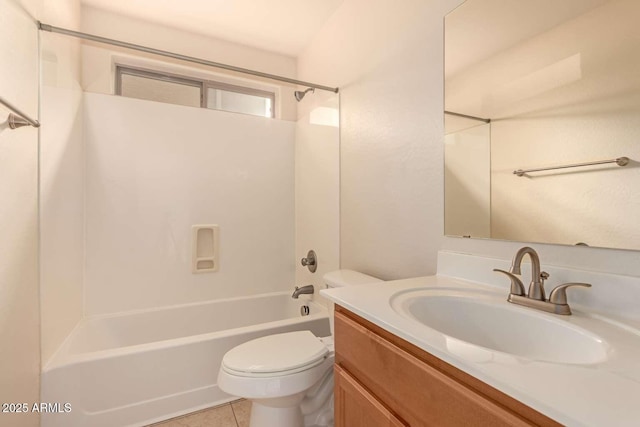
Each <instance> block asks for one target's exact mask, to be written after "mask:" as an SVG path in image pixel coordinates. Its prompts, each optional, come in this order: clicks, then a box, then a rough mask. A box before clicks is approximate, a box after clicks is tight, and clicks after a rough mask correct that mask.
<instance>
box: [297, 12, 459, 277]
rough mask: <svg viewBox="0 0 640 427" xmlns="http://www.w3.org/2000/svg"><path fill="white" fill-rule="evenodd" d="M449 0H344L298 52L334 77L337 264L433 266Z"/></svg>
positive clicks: (389, 273) (382, 268) (302, 66)
mask: <svg viewBox="0 0 640 427" xmlns="http://www.w3.org/2000/svg"><path fill="white" fill-rule="evenodd" d="M457 3H458V2H457V1H427V2H425V1H423V0H413V1H405V2H403V4H402V6H401V7H400V6H398V4H397V2H392V1H388V0H374V1H365V0H345V2H344V3H343V4H342V6H341V7H340V8H339V9H338V10H337V11H336V13H335V14H334V15H333V16H332V17H331V19H330V20H329V21H328V22H327V24H326V25H325V27H324V28H323V29H322V30H321V32H320V33H319V34H318V36H317V37H316V38H315V39H314V41H313V42H312V43H311V44H310V45H309V47H308V48H307V49H306V50H305V51H304V52H303V53H302V55H301V56H300V61H299V63H298V72H299V77H300V78H302V79H309V80H317V81H324V82H328V83H327V84H331V85H338V86H340V102H341V129H340V137H341V142H340V144H341V186H340V191H341V199H340V203H341V208H340V209H341V210H340V212H341V221H340V232H341V238H340V241H341V247H340V251H341V254H340V256H341V266H342V267H343V268H353V269H356V270H361V271H363V272H365V273H369V274H372V275H374V276H379V277H381V278H384V279H391V278H401V277H410V276H419V275H424V274H428V273H433V272H434V271H435V268H436V251H437V250H438V248H439V247H440V242H441V239H442V233H443V227H442V222H443V219H442V218H443V213H442V211H443V204H442V185H443V184H442V181H443V178H442V177H443V168H442V162H443V155H442V151H443V149H442V141H443V137H442V135H443V124H442V121H443V119H442V17H443V15H444V13H445V11H447V10H449V9H451V8H453V7H455V6H456V4H457Z"/></svg>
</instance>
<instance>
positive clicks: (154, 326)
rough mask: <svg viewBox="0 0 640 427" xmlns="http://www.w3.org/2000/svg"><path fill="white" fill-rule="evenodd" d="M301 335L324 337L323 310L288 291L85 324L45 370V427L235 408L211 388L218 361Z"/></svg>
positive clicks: (138, 421)
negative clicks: (248, 346)
mask: <svg viewBox="0 0 640 427" xmlns="http://www.w3.org/2000/svg"><path fill="white" fill-rule="evenodd" d="M303 305H307V306H308V307H309V315H306V316H302V315H301V307H302V306H303ZM304 329H307V330H310V331H311V332H313V333H314V334H315V335H316V336H327V335H329V318H328V314H327V310H326V309H325V308H324V307H323V306H321V305H318V304H315V303H313V302H310V301H308V300H305V299H303V297H301V298H300V299H299V300H295V299H292V298H291V296H290V294H289V293H288V292H286V293H285V292H278V293H271V294H263V295H257V296H251V297H243V298H231V299H224V300H216V301H209V302H205V303H197V304H187V305H180V306H174V307H169V308H162V309H151V310H141V311H134V312H127V313H119V314H115V315H105V316H94V317H87V318H85V319H83V320H82V321H81V322H80V323H79V324H78V326H77V327H76V328H75V329H74V330H73V332H72V333H71V334H70V335H69V337H68V338H67V339H66V341H65V342H64V344H63V345H62V346H61V347H60V349H59V350H58V352H57V353H56V354H55V355H54V356H53V358H52V359H51V361H50V362H49V363H47V365H46V366H45V367H44V369H43V372H42V380H41V381H42V383H41V402H45V403H48V404H50V405H48V407H47V408H48V409H47V410H45V411H43V412H42V413H41V423H42V427H85V426H90V427H101V426H104V427H119V426H144V425H147V424H150V423H153V422H157V421H161V420H164V419H167V418H171V417H174V416H178V415H182V414H186V413H189V412H192V411H195V410H198V409H203V408H207V407H210V406H215V405H218V404H222V403H226V402H229V401H232V400H235V399H237V398H236V397H234V396H230V395H228V394H226V393H224V392H222V391H221V390H220V389H219V388H218V386H217V384H216V382H217V375H218V369H219V367H220V364H221V362H222V357H223V356H224V354H225V353H226V352H227V351H228V350H230V349H231V348H233V347H234V346H236V345H238V344H241V343H243V342H246V341H248V340H251V339H254V338H257V337H261V336H264V335H269V334H275V333H280V332H289V331H296V330H304Z"/></svg>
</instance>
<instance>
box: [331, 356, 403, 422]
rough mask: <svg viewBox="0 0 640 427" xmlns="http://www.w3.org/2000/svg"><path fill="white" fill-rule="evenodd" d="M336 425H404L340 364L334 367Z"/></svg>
mask: <svg viewBox="0 0 640 427" xmlns="http://www.w3.org/2000/svg"><path fill="white" fill-rule="evenodd" d="M334 378H335V399H336V405H335V408H336V411H335V417H336V425H339V426H349V427H405V426H407V424H405V423H404V422H403V421H401V420H400V419H399V418H397V417H396V416H395V415H393V413H392V412H391V411H389V410H388V409H387V408H386V407H385V406H384V405H383V404H382V403H380V402H379V401H378V399H376V398H375V397H374V396H372V395H371V393H369V392H368V391H367V389H365V388H364V387H362V386H361V385H360V383H358V381H356V379H355V378H353V377H352V376H351V375H349V373H347V372H346V371H345V370H344V369H342V368H341V367H340V366H337V365H336V367H335V377H334Z"/></svg>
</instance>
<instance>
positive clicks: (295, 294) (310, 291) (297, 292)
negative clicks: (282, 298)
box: [291, 285, 313, 299]
mask: <svg viewBox="0 0 640 427" xmlns="http://www.w3.org/2000/svg"><path fill="white" fill-rule="evenodd" d="M300 294H313V285H307V286H303V287H301V288H299V287H297V286H296V288H295V289H294V290H293V294H292V295H291V298H296V299H297V298H298V295H300Z"/></svg>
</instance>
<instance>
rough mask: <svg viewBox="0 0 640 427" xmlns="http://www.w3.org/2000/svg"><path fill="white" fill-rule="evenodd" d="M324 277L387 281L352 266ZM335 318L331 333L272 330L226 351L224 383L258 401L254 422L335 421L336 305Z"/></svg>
mask: <svg viewBox="0 0 640 427" xmlns="http://www.w3.org/2000/svg"><path fill="white" fill-rule="evenodd" d="M323 279H324V282H325V284H326V285H327V287H328V288H336V287H342V286H353V285H363V284H368V283H376V282H381V280H380V279H377V278H375V277H372V276H368V275H366V274H362V273H358V272H357V271H352V270H337V271H333V272H330V273H327V274H325V275H324V276H323ZM330 323H331V334H332V335H331V336H328V337H324V338H318V337H316V336H315V335H313V334H312V333H311V332H310V331H296V332H287V333H283V334H275V335H268V336H265V337H261V338H257V339H254V340H251V341H248V342H246V343H244V344H240V345H239V346H237V347H234V348H233V349H231V350H229V351H228V352H227V354H225V356H224V358H223V359H222V365H221V366H220V370H219V372H218V386H219V387H220V389H221V390H222V391H224V392H226V393H229V394H231V395H234V396H239V397H243V398H245V399H249V400H251V401H252V405H251V418H250V421H249V426H250V427H273V426H278V427H303V426H304V427H311V426H317V427H320V426H333V362H334V348H333V304H331V308H330Z"/></svg>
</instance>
